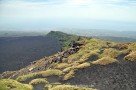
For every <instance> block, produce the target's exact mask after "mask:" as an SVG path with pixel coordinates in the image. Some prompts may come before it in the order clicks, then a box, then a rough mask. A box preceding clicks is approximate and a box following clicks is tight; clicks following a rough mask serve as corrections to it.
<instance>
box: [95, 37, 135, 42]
mask: <svg viewBox="0 0 136 90" xmlns="http://www.w3.org/2000/svg"><path fill="white" fill-rule="evenodd" d="M93 37H95V38H99V39H103V40H108V41H114V42H136V39H134V38H128V37H113V36H93Z"/></svg>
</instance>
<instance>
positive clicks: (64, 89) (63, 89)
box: [50, 85, 96, 90]
mask: <svg viewBox="0 0 136 90" xmlns="http://www.w3.org/2000/svg"><path fill="white" fill-rule="evenodd" d="M50 90H96V89H92V88H85V87H77V86H73V85H57V86H55V87H53V88H51V89H50Z"/></svg>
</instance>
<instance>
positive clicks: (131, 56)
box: [124, 51, 136, 61]
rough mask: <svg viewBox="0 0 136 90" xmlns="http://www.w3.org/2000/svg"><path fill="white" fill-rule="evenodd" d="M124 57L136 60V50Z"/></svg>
mask: <svg viewBox="0 0 136 90" xmlns="http://www.w3.org/2000/svg"><path fill="white" fill-rule="evenodd" d="M124 59H125V60H128V61H136V51H134V52H131V53H130V54H128V55H127V56H125V57H124Z"/></svg>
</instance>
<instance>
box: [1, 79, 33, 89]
mask: <svg viewBox="0 0 136 90" xmlns="http://www.w3.org/2000/svg"><path fill="white" fill-rule="evenodd" d="M0 90H33V87H32V86H31V85H28V84H22V83H19V82H17V81H16V80H12V79H0Z"/></svg>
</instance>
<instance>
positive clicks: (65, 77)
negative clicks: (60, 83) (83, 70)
mask: <svg viewBox="0 0 136 90" xmlns="http://www.w3.org/2000/svg"><path fill="white" fill-rule="evenodd" d="M74 74H75V71H74V70H71V71H69V72H68V73H67V74H66V75H65V76H64V77H63V80H68V79H71V78H73V77H74Z"/></svg>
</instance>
